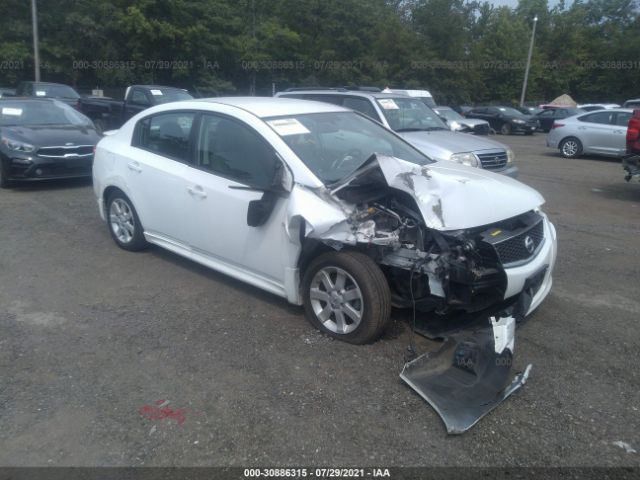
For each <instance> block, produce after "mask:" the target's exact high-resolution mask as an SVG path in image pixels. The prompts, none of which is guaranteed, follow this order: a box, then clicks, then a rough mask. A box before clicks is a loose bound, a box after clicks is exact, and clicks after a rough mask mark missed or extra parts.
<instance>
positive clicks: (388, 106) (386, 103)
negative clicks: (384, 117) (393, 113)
mask: <svg viewBox="0 0 640 480" xmlns="http://www.w3.org/2000/svg"><path fill="white" fill-rule="evenodd" d="M378 103H379V104H380V106H381V107H382V108H384V109H385V110H398V109H399V108H400V107H398V104H397V103H396V102H394V101H393V98H381V99H380V100H378Z"/></svg>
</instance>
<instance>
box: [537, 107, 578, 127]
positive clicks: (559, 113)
mask: <svg viewBox="0 0 640 480" xmlns="http://www.w3.org/2000/svg"><path fill="white" fill-rule="evenodd" d="M584 112H585V111H584V110H580V109H579V108H547V109H545V110H542V111H540V112H539V113H538V114H537V115H536V116H535V119H536V120H537V121H538V125H539V128H540V130H542V131H543V132H548V131H549V130H551V126H552V125H553V123H554V122H555V121H556V120H562V119H563V118H567V117H573V116H574V115H579V114H581V113H584Z"/></svg>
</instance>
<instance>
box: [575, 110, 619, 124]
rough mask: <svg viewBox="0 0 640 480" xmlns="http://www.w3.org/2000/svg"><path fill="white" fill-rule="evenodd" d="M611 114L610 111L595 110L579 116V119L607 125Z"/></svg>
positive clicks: (609, 122)
mask: <svg viewBox="0 0 640 480" xmlns="http://www.w3.org/2000/svg"><path fill="white" fill-rule="evenodd" d="M611 116H612V113H611V112H596V113H592V114H590V115H585V116H583V117H580V120H581V121H583V122H588V123H601V124H604V125H609V124H611Z"/></svg>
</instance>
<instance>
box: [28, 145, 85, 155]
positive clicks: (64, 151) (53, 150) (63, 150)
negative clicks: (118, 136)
mask: <svg viewBox="0 0 640 480" xmlns="http://www.w3.org/2000/svg"><path fill="white" fill-rule="evenodd" d="M91 155H93V145H74V146H72V147H67V146H65V147H43V148H41V149H39V150H38V156H40V157H43V158H74V157H90V156H91Z"/></svg>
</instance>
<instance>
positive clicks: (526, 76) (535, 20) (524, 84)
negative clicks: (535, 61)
mask: <svg viewBox="0 0 640 480" xmlns="http://www.w3.org/2000/svg"><path fill="white" fill-rule="evenodd" d="M537 24H538V16H537V15H536V16H535V17H533V31H532V32H531V43H529V56H528V57H527V66H526V68H525V70H524V82H522V95H520V106H521V107H523V106H524V96H525V94H526V93H527V80H529V67H530V66H531V54H532V53H533V40H534V39H535V38H536V25H537Z"/></svg>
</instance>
